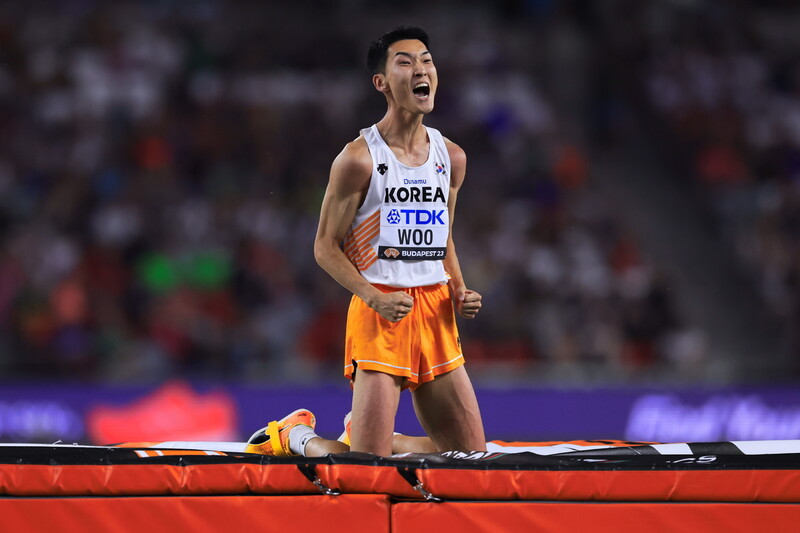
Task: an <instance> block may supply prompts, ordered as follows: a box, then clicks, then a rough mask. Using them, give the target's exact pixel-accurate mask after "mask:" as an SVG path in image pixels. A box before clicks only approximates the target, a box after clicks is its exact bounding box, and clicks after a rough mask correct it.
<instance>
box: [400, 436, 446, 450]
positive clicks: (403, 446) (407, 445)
mask: <svg viewBox="0 0 800 533" xmlns="http://www.w3.org/2000/svg"><path fill="white" fill-rule="evenodd" d="M437 451H439V450H437V449H436V445H435V444H434V443H433V441H432V440H431V439H430V437H412V436H409V435H395V436H394V438H393V439H392V453H436V452H437Z"/></svg>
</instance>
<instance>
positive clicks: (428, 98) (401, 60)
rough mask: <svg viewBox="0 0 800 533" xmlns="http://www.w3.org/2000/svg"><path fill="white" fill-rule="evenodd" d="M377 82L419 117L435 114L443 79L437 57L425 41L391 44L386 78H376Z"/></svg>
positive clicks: (410, 40) (378, 85) (380, 87)
mask: <svg viewBox="0 0 800 533" xmlns="http://www.w3.org/2000/svg"><path fill="white" fill-rule="evenodd" d="M373 81H374V83H375V87H376V88H377V89H378V90H379V91H381V92H383V93H384V94H386V95H387V96H390V97H391V98H392V99H393V100H394V101H395V102H397V104H398V105H400V107H402V108H404V109H407V110H409V111H412V112H416V113H430V112H431V111H433V100H434V97H435V95H436V87H437V86H438V83H439V79H438V77H437V76H436V67H435V66H434V64H433V57H432V56H431V53H430V52H429V51H428V49H427V48H426V47H425V45H424V44H423V43H422V41H418V40H416V39H407V40H403V41H397V42H395V43H393V44H391V45H390V46H389V50H388V51H387V53H386V70H385V74H376V75H375V76H374V78H373Z"/></svg>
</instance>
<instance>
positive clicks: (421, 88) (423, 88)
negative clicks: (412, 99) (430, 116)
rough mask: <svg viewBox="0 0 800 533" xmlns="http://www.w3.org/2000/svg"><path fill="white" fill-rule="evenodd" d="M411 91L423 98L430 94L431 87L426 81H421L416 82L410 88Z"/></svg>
mask: <svg viewBox="0 0 800 533" xmlns="http://www.w3.org/2000/svg"><path fill="white" fill-rule="evenodd" d="M412 92H413V93H414V95H416V96H417V97H418V98H423V99H424V98H428V96H430V94H431V87H430V85H428V84H427V83H425V82H421V83H418V84H416V85H415V86H414V89H413V90H412Z"/></svg>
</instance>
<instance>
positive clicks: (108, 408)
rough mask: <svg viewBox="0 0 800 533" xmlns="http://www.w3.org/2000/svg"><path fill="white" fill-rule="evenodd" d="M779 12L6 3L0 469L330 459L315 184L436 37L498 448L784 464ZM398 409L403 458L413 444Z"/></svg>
mask: <svg viewBox="0 0 800 533" xmlns="http://www.w3.org/2000/svg"><path fill="white" fill-rule="evenodd" d="M798 15H800V12H798V9H797V8H796V7H795V6H794V5H793V3H792V2H790V1H777V0H772V1H767V2H755V1H752V2H751V1H745V0H741V1H738V2H722V1H700V0H658V1H656V0H654V1H651V2H637V1H623V0H614V1H607V2H600V1H597V2H579V1H573V2H570V1H564V2H556V1H548V0H528V1H523V0H516V1H514V0H507V1H503V2H494V3H491V4H490V3H485V2H450V1H428V2H422V1H409V2H404V3H403V5H402V7H398V6H397V5H394V4H392V3H386V4H382V3H378V2H364V1H360V0H348V1H345V2H338V3H329V2H322V1H316V2H293V3H284V2H280V3H278V2H263V3H256V2H244V1H242V2H214V1H198V2H190V3H185V2H170V1H147V2H140V3H133V2H130V3H117V2H100V1H88V0H87V1H65V2H58V3H43V4H38V3H35V4H30V5H28V4H19V3H3V4H2V5H0V139H1V140H2V142H0V243H2V245H1V246H0V372H1V374H0V375H2V384H0V439H3V440H5V441H25V442H39V441H42V442H48V441H49V442H52V441H53V440H56V439H62V440H65V441H72V440H74V441H82V442H96V443H106V442H114V441H118V440H138V439H155V440H158V439H161V438H165V439H169V438H174V439H198V438H199V439H203V438H205V439H208V440H214V439H217V440H229V439H230V440H232V439H237V438H243V437H246V436H247V435H248V434H249V432H250V431H252V430H254V429H257V427H259V426H261V425H263V422H265V421H267V420H269V419H273V418H279V417H281V416H283V414H285V412H288V411H290V410H293V409H295V408H297V407H307V408H310V409H312V410H313V411H315V412H316V413H317V414H318V416H319V418H320V427H321V429H322V431H321V432H323V433H333V432H334V431H335V432H336V434H338V431H339V430H340V421H341V417H342V416H343V415H344V413H345V412H346V410H347V404H348V398H349V388H348V386H347V383H346V382H345V381H344V380H343V379H341V378H340V377H339V376H340V366H341V358H342V348H341V345H342V338H343V327H344V325H343V319H344V312H345V306H346V302H347V299H348V294H347V293H346V292H345V291H344V290H343V289H341V288H340V287H338V286H337V285H336V283H335V282H333V281H332V280H331V279H330V278H329V277H328V276H327V275H326V274H325V273H324V272H322V271H321V270H320V269H319V268H318V267H317V266H316V264H315V263H314V260H313V254H312V249H311V247H312V241H313V236H314V232H315V229H316V222H317V216H318V209H319V203H320V200H321V196H322V193H323V191H324V187H325V184H326V181H327V172H328V169H329V166H330V163H331V161H332V159H333V158H334V157H335V155H336V154H337V153H338V152H339V150H340V149H341V147H342V146H343V145H344V143H346V142H347V141H349V140H351V139H352V138H354V137H355V136H356V135H357V132H358V130H359V129H360V128H361V127H364V126H367V125H369V124H371V123H372V122H374V121H377V120H378V119H379V118H380V116H381V114H382V112H383V108H384V102H383V100H382V98H381V97H380V95H378V94H377V93H376V92H375V91H374V90H373V89H372V88H371V85H370V82H369V74H368V73H367V72H366V70H365V68H364V67H363V57H364V55H365V50H366V47H367V45H368V44H369V42H370V40H372V39H374V38H375V37H376V36H378V35H380V34H381V33H383V32H384V31H386V30H387V29H390V28H392V27H394V26H396V25H399V24H418V25H421V26H423V27H425V28H426V29H427V30H428V32H429V34H430V35H431V41H432V42H431V49H432V52H433V54H434V57H435V60H436V63H437V68H438V71H439V75H440V82H441V85H440V90H439V93H438V95H437V102H436V104H437V105H436V110H435V112H434V113H433V114H432V115H431V116H430V120H428V122H427V123H428V124H429V125H432V126H434V127H437V128H439V129H441V130H442V131H443V132H444V133H445V135H447V136H448V137H449V138H451V139H452V140H454V141H455V142H457V143H458V144H460V145H461V146H462V147H464V149H465V150H466V152H467V154H468V157H469V167H468V177H467V182H466V185H465V188H464V190H463V192H462V193H461V194H460V195H459V215H458V220H457V223H456V225H455V236H456V242H457V246H458V250H459V257H460V259H461V263H462V267H463V270H464V272H465V277H466V279H467V281H468V283H469V285H470V286H471V288H473V289H475V290H478V291H479V292H481V293H482V294H483V296H484V302H485V307H484V309H483V310H482V312H481V314H480V317H479V318H478V319H476V320H474V321H471V322H466V323H461V335H462V341H463V344H464V346H465V354H466V357H467V360H468V365H469V369H470V373H471V376H472V377H473V380H474V381H475V383H476V385H477V387H478V392H479V399H480V400H481V402H482V404H483V411H484V417H485V418H486V425H487V433H488V435H489V437H491V438H506V439H529V440H532V439H540V438H547V439H550V438H554V439H560V438H603V437H605V438H635V439H643V440H663V441H667V440H672V441H680V440H692V439H694V440H723V439H729V438H800V391H798V389H797V383H798V364H797V363H798V355H800V353H799V352H800V344H799V343H798V338H797V324H798V318H800V287H799V286H798V285H799V284H800V210H799V209H798V208H799V207H800V182H798V180H800V76H799V75H800V70H799V67H800V65H798V61H797V59H796V58H797V57H800V55H798V53H797V52H798V48H800V41H799V40H798V38H797V32H796V31H795V28H796V27H797V23H798V22H800V20H798ZM412 419H413V415H412V414H411V412H410V408H409V406H408V402H406V403H404V406H403V408H402V410H401V414H400V419H399V423H398V429H400V430H401V431H404V432H414V431H415V430H418V428H417V427H416V426H414V423H413V420H412Z"/></svg>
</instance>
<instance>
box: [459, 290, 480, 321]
mask: <svg viewBox="0 0 800 533" xmlns="http://www.w3.org/2000/svg"><path fill="white" fill-rule="evenodd" d="M481 299H482V297H481V295H480V294H478V293H477V292H475V291H471V290H469V289H459V290H458V291H456V310H457V311H458V314H459V315H461V316H462V317H464V318H475V315H477V314H478V311H480V310H481Z"/></svg>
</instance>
